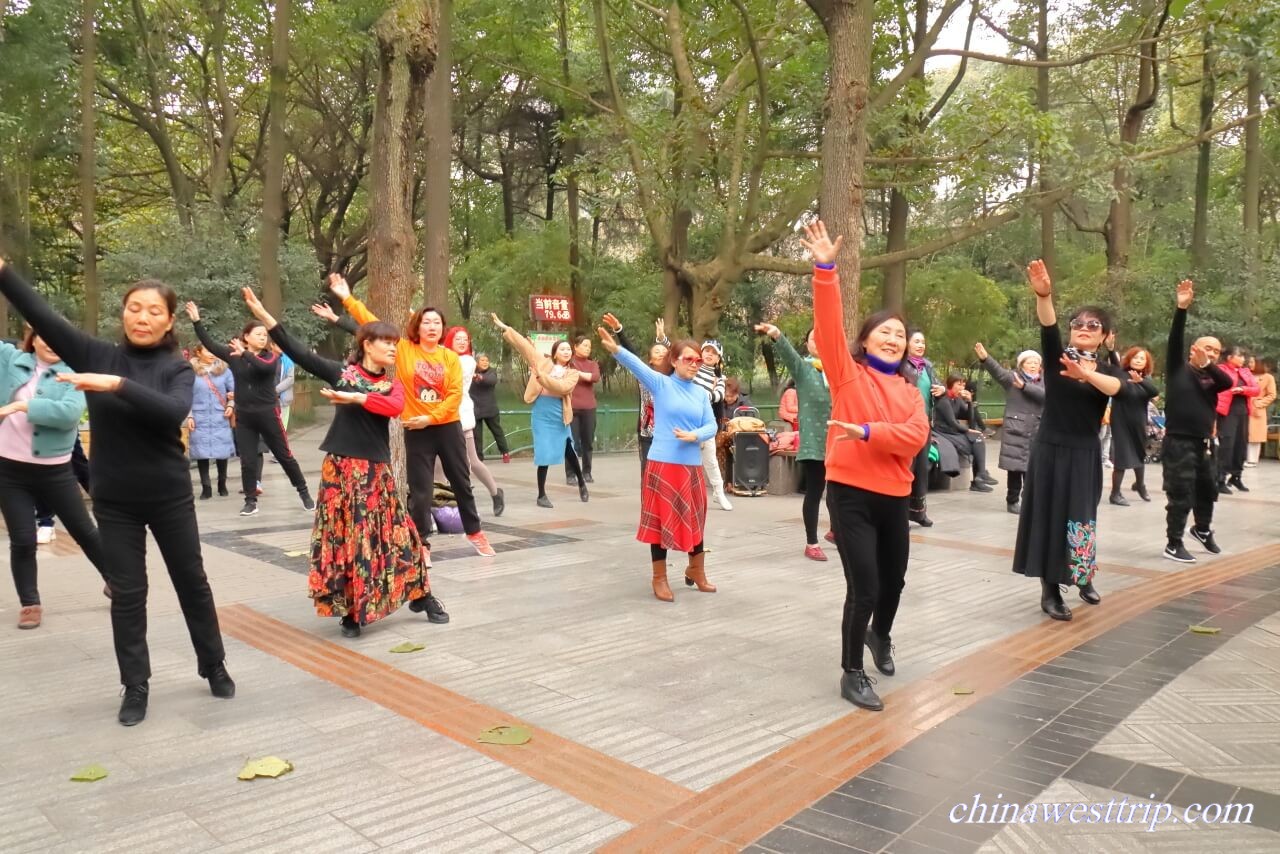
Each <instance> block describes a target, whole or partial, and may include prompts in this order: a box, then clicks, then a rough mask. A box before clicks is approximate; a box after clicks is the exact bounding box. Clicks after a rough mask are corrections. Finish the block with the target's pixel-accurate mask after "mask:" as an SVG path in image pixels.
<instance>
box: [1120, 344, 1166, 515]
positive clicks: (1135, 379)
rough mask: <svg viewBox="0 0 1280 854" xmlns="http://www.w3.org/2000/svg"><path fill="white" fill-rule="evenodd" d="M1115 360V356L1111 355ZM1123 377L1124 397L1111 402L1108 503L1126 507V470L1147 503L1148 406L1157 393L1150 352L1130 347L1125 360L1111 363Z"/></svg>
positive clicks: (1153, 361)
mask: <svg viewBox="0 0 1280 854" xmlns="http://www.w3.org/2000/svg"><path fill="white" fill-rule="evenodd" d="M1112 355H1113V357H1114V353H1113V354H1112ZM1112 364H1113V365H1117V366H1118V367H1119V368H1120V370H1121V371H1123V372H1124V373H1123V374H1122V376H1124V377H1125V380H1126V382H1125V385H1126V386H1127V388H1126V390H1125V391H1126V393H1125V394H1121V395H1117V396H1116V398H1115V400H1113V401H1111V464H1112V465H1113V466H1114V468H1113V469H1112V470H1111V503H1112V504H1116V505H1119V506H1121V507H1128V506H1129V502H1128V500H1127V499H1126V498H1125V497H1124V494H1123V493H1122V492H1121V491H1120V488H1121V487H1122V486H1123V485H1124V473H1125V470H1126V469H1133V491H1134V492H1136V493H1137V494H1138V497H1139V498H1141V499H1142V500H1143V501H1150V500H1151V495H1150V494H1149V493H1148V492H1147V482H1146V465H1145V462H1146V458H1147V404H1148V403H1149V402H1150V401H1151V400H1152V398H1154V397H1155V396H1156V395H1158V394H1159V393H1160V390H1159V389H1157V388H1156V386H1155V383H1153V382H1151V379H1150V377H1151V373H1152V372H1153V371H1154V370H1155V367H1156V363H1155V359H1154V358H1153V357H1152V355H1151V353H1150V351H1148V350H1146V349H1145V348H1142V347H1130V348H1129V349H1128V350H1127V351H1126V352H1125V354H1124V358H1122V359H1119V360H1116V361H1113V363H1112Z"/></svg>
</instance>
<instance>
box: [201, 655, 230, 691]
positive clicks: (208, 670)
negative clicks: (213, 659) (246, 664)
mask: <svg viewBox="0 0 1280 854" xmlns="http://www.w3.org/2000/svg"><path fill="white" fill-rule="evenodd" d="M200 677H201V678H202V679H208V680H209V693H210V694H212V695H213V696H215V697H218V698H219V699H222V700H230V699H231V698H232V697H234V696H235V695H236V683H235V682H233V681H231V674H230V673H227V666H226V664H225V663H224V662H221V661H219V662H218V663H217V664H214V665H212V666H210V667H202V668H200Z"/></svg>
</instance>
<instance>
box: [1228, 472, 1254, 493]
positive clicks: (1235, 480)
mask: <svg viewBox="0 0 1280 854" xmlns="http://www.w3.org/2000/svg"><path fill="white" fill-rule="evenodd" d="M1227 486H1229V487H1231V488H1232V489H1234V490H1235V491H1236V492H1248V491H1249V487H1247V486H1245V485H1244V481H1243V480H1241V479H1240V475H1238V474H1236V475H1232V476H1231V478H1230V480H1228V481H1227Z"/></svg>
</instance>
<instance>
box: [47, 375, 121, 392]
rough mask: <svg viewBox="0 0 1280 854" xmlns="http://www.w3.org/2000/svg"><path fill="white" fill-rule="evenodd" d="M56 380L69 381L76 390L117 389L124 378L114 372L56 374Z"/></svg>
mask: <svg viewBox="0 0 1280 854" xmlns="http://www.w3.org/2000/svg"><path fill="white" fill-rule="evenodd" d="M58 382H60V383H69V384H70V385H72V386H75V388H76V390H77V391H118V390H119V389H120V386H122V385H124V378H123V377H118V376H115V375H114V374H58Z"/></svg>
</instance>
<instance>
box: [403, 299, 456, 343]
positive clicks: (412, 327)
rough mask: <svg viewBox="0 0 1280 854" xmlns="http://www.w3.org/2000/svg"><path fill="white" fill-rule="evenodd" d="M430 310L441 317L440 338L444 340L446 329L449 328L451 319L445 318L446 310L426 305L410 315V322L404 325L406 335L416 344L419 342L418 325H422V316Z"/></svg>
mask: <svg viewBox="0 0 1280 854" xmlns="http://www.w3.org/2000/svg"><path fill="white" fill-rule="evenodd" d="M429 311H433V312H435V313H436V316H437V317H439V318H440V340H441V341H443V340H444V331H445V330H446V329H448V328H449V321H448V320H446V319H445V316H444V312H443V311H441V310H440V309H438V308H436V307H434V306H430V305H424V306H423V307H422V308H420V309H418V310H417V311H415V312H414V313H413V314H411V315H410V316H409V322H408V323H407V324H406V325H405V327H404V337H405V338H408V339H409V340H410V341H412V342H413V343H414V344H417V343H418V327H419V326H421V325H422V318H423V316H424V315H425V314H426V313H427V312H429Z"/></svg>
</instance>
